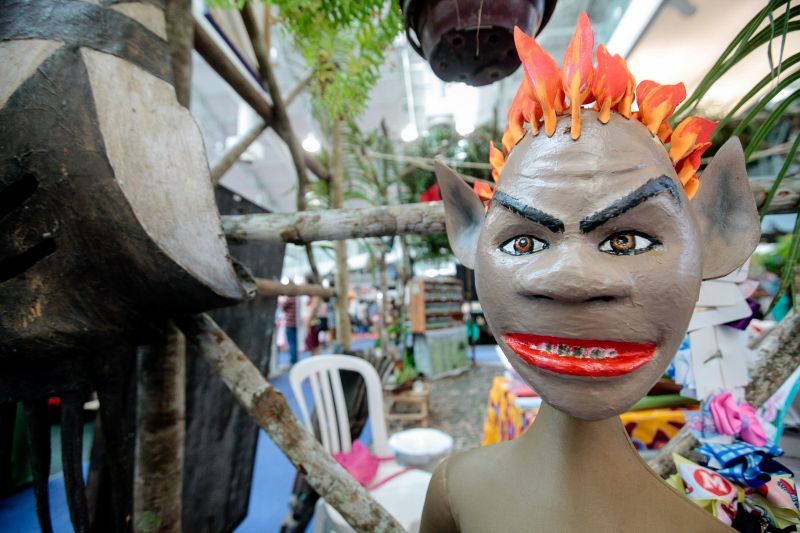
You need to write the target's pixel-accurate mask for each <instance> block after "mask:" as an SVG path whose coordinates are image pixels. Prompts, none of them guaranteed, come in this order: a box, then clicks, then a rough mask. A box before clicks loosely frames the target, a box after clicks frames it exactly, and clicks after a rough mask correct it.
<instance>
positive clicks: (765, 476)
mask: <svg viewBox="0 0 800 533" xmlns="http://www.w3.org/2000/svg"><path fill="white" fill-rule="evenodd" d="M697 451H699V452H700V453H702V454H703V455H705V456H706V461H707V462H708V467H709V468H712V469H714V470H716V471H717V472H718V473H719V474H720V475H722V476H724V477H726V478H727V479H729V480H731V481H733V482H735V483H738V484H740V485H743V486H747V487H752V488H758V487H761V486H762V485H764V484H766V483H768V482H769V481H770V480H771V479H772V477H773V476H775V475H786V474H788V475H791V474H792V472H791V471H790V470H789V469H788V468H786V467H785V466H783V465H782V464H780V463H779V462H778V461H776V460H775V459H774V458H775V457H779V456H781V455H783V450H781V449H780V448H779V447H777V446H774V445H773V446H763V447H756V446H753V445H752V444H748V443H746V442H741V441H735V442H733V443H732V444H720V443H714V442H706V443H703V445H702V446H700V447H699V448H697Z"/></svg>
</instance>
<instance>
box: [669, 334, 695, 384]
mask: <svg viewBox="0 0 800 533" xmlns="http://www.w3.org/2000/svg"><path fill="white" fill-rule="evenodd" d="M665 374H666V376H667V377H668V378H670V379H671V380H672V381H674V382H675V383H677V384H678V385H680V386H681V396H685V397H687V398H697V390H696V389H695V384H694V374H693V373H692V349H691V341H690V340H689V335H686V336H685V337H684V338H683V341H682V342H681V346H680V348H678V352H677V353H676V354H675V358H674V359H672V362H671V363H670V364H669V366H668V367H667V370H666V372H665Z"/></svg>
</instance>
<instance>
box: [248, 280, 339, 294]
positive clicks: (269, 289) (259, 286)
mask: <svg viewBox="0 0 800 533" xmlns="http://www.w3.org/2000/svg"><path fill="white" fill-rule="evenodd" d="M256 291H257V292H258V295H259V296H281V295H285V296H302V295H306V296H320V297H322V298H328V297H331V296H336V289H333V288H330V287H323V286H322V285H310V284H309V285H293V284H291V283H285V284H284V283H281V282H279V281H273V280H271V279H260V278H257V279H256Z"/></svg>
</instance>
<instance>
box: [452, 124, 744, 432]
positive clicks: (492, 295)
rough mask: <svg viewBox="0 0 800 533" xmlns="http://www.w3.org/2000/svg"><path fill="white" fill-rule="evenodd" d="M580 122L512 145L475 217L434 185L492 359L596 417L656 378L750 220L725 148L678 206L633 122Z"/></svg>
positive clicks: (455, 179) (739, 165) (653, 149)
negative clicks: (494, 345) (493, 344)
mask: <svg viewBox="0 0 800 533" xmlns="http://www.w3.org/2000/svg"><path fill="white" fill-rule="evenodd" d="M580 115H581V117H580V118H579V120H580V121H581V123H582V129H581V133H580V138H579V139H578V140H575V139H573V136H574V135H573V134H572V133H573V128H571V127H570V126H571V125H572V126H574V124H575V122H574V120H575V116H574V114H573V116H572V117H570V116H568V115H563V116H561V117H558V118H557V119H556V121H555V123H554V128H553V129H552V135H551V136H548V135H542V134H539V135H533V134H531V133H528V134H525V135H524V137H523V138H522V140H521V141H520V142H519V143H518V144H516V147H514V148H513V150H511V152H510V154H509V155H508V159H507V160H506V161H505V164H504V166H503V168H502V174H501V176H500V179H499V182H498V184H497V186H496V189H495V191H494V194H493V196H492V198H491V200H490V201H489V203H488V206H486V207H485V206H484V203H483V202H482V200H481V199H479V197H478V196H477V195H476V194H475V192H473V190H472V189H470V187H468V186H467V185H466V184H465V183H464V181H463V180H462V179H461V178H460V177H459V176H458V175H456V174H455V173H453V171H451V170H450V169H449V168H447V167H445V166H444V165H438V166H437V176H438V179H439V183H440V189H441V191H442V197H443V199H444V202H445V209H446V217H447V233H448V237H449V239H450V243H451V245H452V247H453V250H454V251H455V253H456V255H457V256H458V258H459V260H460V261H461V262H462V263H463V264H464V265H465V266H467V267H470V268H474V269H475V280H476V286H477V290H478V296H479V298H480V301H481V305H482V307H483V311H484V314H485V316H486V319H487V321H488V323H489V325H490V327H491V329H492V332H493V333H494V335H495V338H496V339H497V342H498V343H499V345H500V346H501V348H502V349H503V352H504V353H505V354H506V356H507V357H508V359H509V361H510V362H511V364H512V365H513V366H514V368H515V369H516V370H517V371H518V372H519V374H520V375H521V376H522V377H523V378H524V379H525V380H526V381H527V382H528V383H529V384H530V385H531V386H532V387H533V388H534V390H535V391H536V392H537V393H538V394H539V395H541V397H542V398H543V399H544V400H545V401H547V402H548V403H550V404H551V405H553V406H555V407H557V408H558V409H560V410H562V411H565V412H567V413H569V414H571V415H573V416H576V417H579V418H583V419H588V420H596V419H602V418H606V417H609V416H612V415H615V414H618V413H621V412H623V411H625V410H626V409H627V408H629V407H630V406H631V405H632V404H633V403H635V402H636V401H637V400H638V399H640V398H641V397H642V396H643V395H644V394H646V393H647V391H648V390H649V389H650V387H651V386H652V385H653V384H654V383H655V382H656V381H657V380H658V379H659V378H660V377H661V376H662V375H663V373H664V370H665V369H666V367H667V365H668V364H669V362H670V360H671V359H672V357H673V356H674V355H675V353H676V351H677V349H678V347H679V346H680V343H681V340H682V339H683V337H684V334H685V332H686V327H687V326H688V323H689V320H690V318H691V315H692V311H693V308H694V305H695V302H696V300H697V296H698V293H699V290H700V282H701V281H702V280H703V279H710V278H716V277H720V276H724V275H726V274H728V273H729V272H731V271H733V270H735V269H736V268H738V267H739V266H740V265H741V264H742V263H743V262H744V261H745V260H746V259H747V257H749V255H750V254H751V253H752V251H753V249H754V248H755V245H756V244H757V242H758V238H759V223H758V215H757V212H756V209H755V201H754V199H753V196H752V193H751V192H750V188H749V186H748V183H747V175H746V172H745V164H744V157H743V154H742V149H741V145H740V144H739V141H738V140H737V139H732V140H730V141H729V142H728V143H726V144H725V145H724V146H723V147H722V148H721V149H720V150H719V151H718V152H717V154H716V156H715V157H714V159H713V161H712V162H711V163H710V164H709V165H708V167H707V168H706V170H705V171H704V172H703V174H702V178H701V183H702V186H700V187H699V188H698V187H694V188H693V190H692V191H691V192H693V193H696V194H694V196H693V198H692V199H691V200H690V199H689V195H687V191H686V190H685V189H684V185H683V184H682V181H683V180H682V179H680V178H679V176H678V173H677V172H676V170H675V167H674V165H673V161H671V160H670V157H669V156H668V153H667V150H665V148H664V145H663V144H662V141H661V140H660V139H659V137H658V136H656V135H654V132H652V131H650V130H649V129H648V127H647V126H645V125H644V124H643V123H642V122H640V121H638V120H631V119H626V118H624V117H623V116H621V115H620V114H617V113H612V114H611V115H610V116H609V117H606V118H607V123H605V124H604V123H603V121H601V120H599V119H600V118H601V113H598V112H597V111H594V110H589V109H582V110H580ZM581 119H582V120H581ZM698 159H699V157H698ZM693 179H697V178H695V177H693Z"/></svg>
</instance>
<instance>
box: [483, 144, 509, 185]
mask: <svg viewBox="0 0 800 533" xmlns="http://www.w3.org/2000/svg"><path fill="white" fill-rule="evenodd" d="M489 163H490V164H491V165H492V179H493V180H494V182H495V183H497V182H498V181H499V180H500V171H501V170H503V165H505V164H506V158H505V157H503V152H501V151H500V150H499V149H498V148H497V147H496V146H495V145H494V142H492V141H489ZM476 183H477V182H476Z"/></svg>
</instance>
